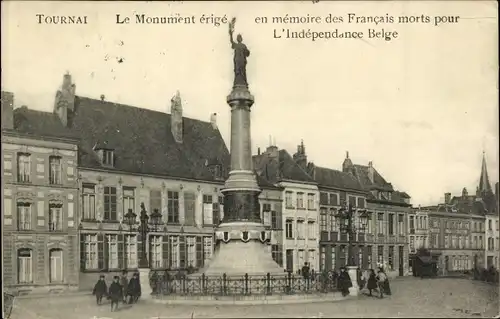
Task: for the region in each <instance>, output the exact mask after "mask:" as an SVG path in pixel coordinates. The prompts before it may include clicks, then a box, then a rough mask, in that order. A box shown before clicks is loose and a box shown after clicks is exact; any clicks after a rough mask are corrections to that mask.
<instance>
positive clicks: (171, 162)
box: [14, 96, 230, 181]
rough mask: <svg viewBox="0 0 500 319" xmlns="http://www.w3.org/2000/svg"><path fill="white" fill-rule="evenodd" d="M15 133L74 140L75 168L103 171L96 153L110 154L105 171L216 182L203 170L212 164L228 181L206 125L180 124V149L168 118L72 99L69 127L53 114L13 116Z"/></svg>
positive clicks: (224, 157)
mask: <svg viewBox="0 0 500 319" xmlns="http://www.w3.org/2000/svg"><path fill="white" fill-rule="evenodd" d="M14 124H15V129H16V130H18V131H20V132H24V133H28V134H34V135H45V136H54V137H78V138H79V139H80V145H79V166H80V167H83V168H91V169H92V168H94V169H102V168H103V167H102V165H101V163H100V161H99V158H98V157H97V154H96V152H95V151H94V149H95V148H99V147H104V148H108V149H112V150H113V151H114V157H115V163H114V167H113V168H106V169H109V170H117V171H124V172H130V173H137V174H151V175H161V176H170V177H179V178H188V179H199V180H207V181H210V180H215V179H214V176H213V174H212V173H211V171H210V167H209V166H207V164H208V162H211V163H212V162H214V159H216V161H217V162H219V163H220V164H221V165H222V166H223V171H224V175H227V171H228V169H227V168H228V167H229V163H230V161H229V160H230V156H229V151H228V149H227V147H226V145H225V143H224V140H223V138H222V136H221V134H220V132H219V130H218V129H216V128H214V127H213V126H212V125H211V123H210V122H203V121H200V120H196V119H191V118H186V117H184V118H183V143H177V142H175V140H174V137H173V136H172V133H171V115H170V114H166V113H162V112H158V111H153V110H149V109H143V108H138V107H134V106H129V105H124V104H118V103H113V102H108V101H101V100H95V99H91V98H87V97H81V96H76V98H75V109H74V113H73V114H71V116H68V127H64V126H63V125H62V124H61V121H60V120H59V118H58V116H57V115H56V114H54V113H49V112H41V111H35V110H30V109H28V108H19V109H16V110H14Z"/></svg>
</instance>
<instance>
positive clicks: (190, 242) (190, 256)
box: [186, 236, 196, 267]
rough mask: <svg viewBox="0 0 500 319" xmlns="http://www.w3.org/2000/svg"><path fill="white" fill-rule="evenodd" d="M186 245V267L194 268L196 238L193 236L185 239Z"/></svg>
mask: <svg viewBox="0 0 500 319" xmlns="http://www.w3.org/2000/svg"><path fill="white" fill-rule="evenodd" d="M186 245H187V266H188V267H195V266H196V238H195V237H193V236H188V237H186Z"/></svg>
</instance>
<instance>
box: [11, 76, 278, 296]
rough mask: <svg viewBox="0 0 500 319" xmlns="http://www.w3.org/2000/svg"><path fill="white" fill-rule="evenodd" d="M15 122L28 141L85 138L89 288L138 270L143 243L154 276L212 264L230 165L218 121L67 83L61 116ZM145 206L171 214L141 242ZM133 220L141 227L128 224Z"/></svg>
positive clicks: (81, 179) (82, 283)
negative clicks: (78, 90)
mask: <svg viewBox="0 0 500 319" xmlns="http://www.w3.org/2000/svg"><path fill="white" fill-rule="evenodd" d="M14 115H15V116H17V117H18V118H19V121H18V125H17V127H16V130H17V131H19V132H20V133H23V134H30V136H46V135H48V136H57V137H59V138H68V137H73V138H76V139H78V156H77V154H76V146H75V147H74V148H75V149H74V153H72V156H74V158H73V163H74V166H75V172H74V174H75V177H74V180H73V181H72V182H73V183H74V186H73V187H74V189H75V193H74V194H73V197H72V199H71V200H73V201H74V203H75V204H74V206H73V207H74V209H75V211H74V213H73V214H74V215H73V218H74V221H73V222H74V225H73V226H72V227H73V228H72V229H73V230H74V236H75V238H77V239H75V241H74V244H75V245H76V246H77V248H76V249H75V251H79V253H78V256H76V257H75V258H74V262H75V264H76V269H77V270H78V272H79V276H77V278H76V279H75V282H78V283H79V287H80V289H83V290H86V289H91V288H92V286H93V284H94V282H95V280H96V277H97V274H98V273H103V274H106V275H107V277H108V278H111V277H112V276H113V275H115V274H117V273H118V272H120V271H122V270H128V271H135V270H136V269H137V267H138V261H139V258H140V256H141V255H142V253H143V252H142V242H143V241H146V254H147V256H148V261H149V263H150V267H151V268H152V269H155V270H167V269H168V270H182V271H185V270H193V271H195V270H197V269H198V270H199V269H202V268H204V267H205V266H206V265H207V263H209V262H210V258H211V256H212V254H213V251H214V248H215V249H216V248H217V247H214V240H213V230H214V228H215V227H216V226H218V224H219V223H220V222H221V221H222V220H223V218H224V202H223V201H224V199H223V196H222V195H221V192H220V190H221V188H222V187H223V186H224V181H225V179H226V178H227V174H228V172H229V163H230V158H229V151H228V149H227V147H226V145H225V143H224V140H223V138H222V136H221V134H220V132H219V130H218V127H217V121H216V114H211V115H210V121H206V122H204V121H200V120H195V119H191V118H186V117H184V116H183V107H182V100H181V98H180V94H179V92H177V94H176V95H175V96H174V97H173V98H172V99H171V101H170V113H166V112H157V111H152V110H148V109H142V108H138V107H134V106H129V105H123V104H118V103H114V102H109V101H106V100H105V97H104V95H103V96H101V99H92V98H88V97H83V96H78V95H76V94H75V84H74V83H73V82H72V79H71V76H70V75H69V74H66V75H65V76H64V78H63V84H62V86H61V88H60V89H59V90H58V91H57V94H56V98H55V103H54V111H53V112H51V113H49V112H38V111H34V110H30V109H28V108H22V109H17V110H16V112H15V114H14ZM66 156H69V155H66ZM68 160H69V159H68ZM77 163H78V165H79V167H78V168H79V172H78V175H76V174H77V173H76V165H77ZM271 187H273V190H276V187H274V186H272V185H271ZM78 188H79V189H80V192H79V193H76V190H77V189H78ZM278 192H279V193H281V190H278ZM268 193H269V192H268ZM266 194H267V193H266V192H264V194H263V195H262V196H264V198H265V197H266ZM35 196H36V195H35ZM273 196H274V195H273ZM268 197H269V196H268ZM275 197H276V196H275ZM66 198H68V197H66ZM278 198H279V197H278ZM266 203H267V202H266ZM141 204H144V206H145V209H146V211H147V212H148V213H152V212H154V211H155V210H157V211H158V212H159V213H161V215H162V222H161V224H160V225H152V224H150V225H149V229H150V232H149V233H148V235H147V237H146V238H141V235H140V234H139V233H138V224H139V215H140V210H141V209H140V206H141ZM63 205H64V204H63ZM262 206H264V205H262ZM278 206H279V205H278ZM275 210H276V209H275ZM129 211H130V212H132V213H134V214H136V223H135V224H132V225H129V224H128V222H127V219H126V218H125V216H126V214H128V213H129ZM77 235H78V236H77ZM67 242H68V243H71V241H67ZM44 271H45V270H44ZM78 278H79V280H78Z"/></svg>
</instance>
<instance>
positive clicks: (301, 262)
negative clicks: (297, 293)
mask: <svg viewBox="0 0 500 319" xmlns="http://www.w3.org/2000/svg"><path fill="white" fill-rule="evenodd" d="M305 255H306V252H305V251H304V250H303V249H299V254H298V257H299V258H298V260H297V262H298V267H297V268H298V269H301V267H302V266H303V265H304V263H305V262H306V260H305Z"/></svg>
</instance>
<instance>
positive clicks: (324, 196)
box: [319, 192, 328, 206]
mask: <svg viewBox="0 0 500 319" xmlns="http://www.w3.org/2000/svg"><path fill="white" fill-rule="evenodd" d="M319 204H320V206H321V205H328V193H324V192H320V193H319Z"/></svg>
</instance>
